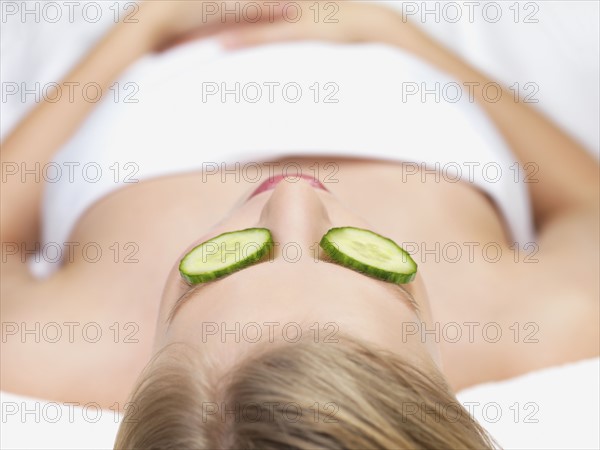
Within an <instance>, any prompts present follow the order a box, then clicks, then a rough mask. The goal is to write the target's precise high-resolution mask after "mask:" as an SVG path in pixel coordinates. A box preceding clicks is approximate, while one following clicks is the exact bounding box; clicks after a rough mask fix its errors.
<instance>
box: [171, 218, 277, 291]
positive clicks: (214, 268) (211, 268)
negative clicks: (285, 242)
mask: <svg viewBox="0 0 600 450" xmlns="http://www.w3.org/2000/svg"><path fill="white" fill-rule="evenodd" d="M272 246H273V238H272V237H271V232H270V231H269V230H267V229H266V228H248V229H246V230H242V231H233V232H230V233H223V234H221V235H219V236H217V237H215V238H212V239H209V240H208V241H206V242H203V243H202V244H200V245H198V246H197V247H195V248H194V249H192V250H191V251H190V252H189V253H188V254H186V255H185V256H184V257H183V259H182V260H181V262H180V263H179V273H180V274H181V276H182V277H183V278H184V279H185V280H186V281H187V282H188V283H190V284H198V283H205V282H207V281H212V280H216V279H217V278H220V277H223V276H225V275H229V274H230V273H233V272H237V271H238V270H240V269H243V268H244V267H247V266H249V265H251V264H253V263H255V262H257V261H259V260H260V259H261V258H262V257H263V256H264V255H266V254H267V253H269V251H270V250H271V248H272Z"/></svg>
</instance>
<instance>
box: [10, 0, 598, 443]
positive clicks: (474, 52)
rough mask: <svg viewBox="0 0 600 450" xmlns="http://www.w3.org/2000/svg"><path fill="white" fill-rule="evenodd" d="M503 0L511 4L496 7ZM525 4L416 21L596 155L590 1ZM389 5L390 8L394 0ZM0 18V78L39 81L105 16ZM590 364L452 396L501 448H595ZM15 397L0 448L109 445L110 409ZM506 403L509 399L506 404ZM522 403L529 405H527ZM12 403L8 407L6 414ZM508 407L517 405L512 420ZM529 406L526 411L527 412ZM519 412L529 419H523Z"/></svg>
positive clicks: (90, 37)
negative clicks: (521, 18)
mask: <svg viewBox="0 0 600 450" xmlns="http://www.w3.org/2000/svg"><path fill="white" fill-rule="evenodd" d="M107 3H109V2H107ZM110 3H112V2H110ZM413 3H417V4H421V3H422V2H413ZM507 3H511V4H512V2H506V3H503V5H506V4H507ZM534 3H535V4H536V5H538V6H539V7H540V10H539V12H538V13H537V14H536V17H537V18H538V19H539V22H538V23H537V24H524V23H519V24H515V23H514V21H511V20H501V21H500V22H498V23H495V24H491V23H488V22H486V21H484V20H475V21H474V22H473V23H468V22H467V23H465V21H462V22H461V23H459V24H452V23H449V22H447V21H443V20H442V21H440V22H439V23H435V22H434V21H431V20H430V21H426V23H425V24H423V26H424V27H425V28H426V29H427V30H429V31H430V32H432V33H433V34H434V35H435V36H437V37H439V38H440V39H442V40H443V41H444V42H445V43H446V44H447V45H449V46H450V47H452V48H454V49H456V50H457V51H458V52H459V53H461V54H462V55H463V56H465V57H466V58H467V59H469V60H470V61H471V62H472V63H473V64H475V65H477V66H479V67H480V68H482V69H484V70H486V71H487V72H488V73H489V74H491V75H492V76H493V77H495V78H496V79H498V80H501V81H503V82H505V83H506V84H509V85H512V84H514V83H515V82H520V83H525V82H535V83H537V84H538V86H539V89H540V90H539V93H538V95H537V98H538V99H539V100H540V103H539V104H538V105H537V106H538V107H539V108H540V109H541V110H543V111H545V112H546V113H547V114H548V115H549V116H551V117H553V118H554V119H555V120H556V121H557V122H558V123H559V124H561V126H563V127H564V128H565V129H566V130H568V131H569V132H570V133H571V134H572V135H574V136H576V137H577V138H578V139H579V140H580V141H581V142H582V143H583V144H584V145H586V147H587V148H588V150H589V151H590V152H591V153H594V154H598V152H599V151H600V150H599V149H600V145H599V143H598V141H599V135H598V121H599V108H598V106H599V100H598V97H599V94H598V89H599V87H598V86H599V85H598V79H599V69H598V67H599V65H598V61H599V51H598V45H599V44H598V43H599V39H598V32H599V27H598V2H595V1H584V2H574V1H573V2H534ZM103 6H107V5H106V4H103ZM392 7H399V4H398V2H394V4H393V5H392ZM105 11H106V10H105ZM505 13H506V11H505ZM506 14H508V13H506ZM0 25H1V39H0V42H1V49H0V54H1V58H2V60H1V62H2V64H0V77H1V79H2V82H6V81H18V82H21V81H28V82H35V81H39V82H42V83H44V82H47V81H55V80H58V79H60V77H61V76H62V74H64V73H65V72H66V71H67V70H68V68H69V66H70V65H72V64H73V63H74V62H75V61H76V60H77V59H78V58H79V57H80V55H82V54H83V53H85V51H86V49H87V48H88V47H89V45H91V44H92V43H93V42H94V41H95V40H96V39H97V38H98V37H99V36H100V35H101V34H102V32H103V31H104V30H105V29H106V28H107V27H108V26H110V14H108V13H107V14H105V15H104V16H103V20H101V21H100V22H99V23H98V24H90V23H82V22H76V23H73V24H69V23H65V21H62V22H59V23H58V24H48V23H41V24H33V25H32V24H31V23H28V24H21V23H18V22H11V21H8V22H6V23H1V24H0ZM58 49H60V50H61V51H58ZM25 54H26V55H27V57H26V58H24V57H23V55H25ZM0 106H1V111H0V113H1V115H2V122H1V127H0V137H1V138H3V137H5V136H6V134H7V132H8V131H9V130H10V129H11V128H12V127H13V126H14V124H15V123H17V122H18V120H19V119H20V118H21V117H22V115H23V114H24V113H25V112H26V110H27V109H28V108H30V107H31V106H33V104H32V103H31V102H30V103H26V104H23V103H21V102H20V101H15V99H11V100H9V101H7V102H4V101H3V102H2V103H1V105H0ZM599 362H600V360H598V359H592V360H589V361H584V362H581V363H579V364H576V365H570V366H565V367H558V368H550V369H547V370H545V371H541V372H536V373H532V374H528V375H526V376H524V377H520V378H517V379H514V380H510V381H507V382H503V383H493V384H487V385H483V386H479V387H476V388H472V389H469V390H468V391H464V392H462V393H461V394H460V395H459V398H460V400H461V401H462V402H463V403H464V402H476V403H479V404H480V407H477V406H476V405H472V407H473V408H474V411H475V416H476V417H478V414H479V419H480V421H481V422H482V424H483V425H484V426H485V427H486V428H488V429H489V430H490V431H491V432H492V433H493V435H494V436H495V437H496V438H497V439H498V441H499V442H500V444H502V445H503V446H505V447H506V448H515V449H517V448H519V449H526V448H532V449H533V448H536V449H538V448H539V449H550V448H590V449H591V448H595V449H597V448H600V441H599V437H598V436H599V432H598V421H599V413H598V411H599V400H598V398H599V392H598V385H599V381H600V380H599V373H598V367H599ZM21 402H26V406H27V409H28V410H34V411H35V408H36V404H35V400H27V399H23V398H21V397H18V396H14V395H12V394H7V393H2V395H1V403H2V420H1V423H0V426H1V432H0V436H1V437H0V447H1V448H3V449H8V448H22V449H34V448H40V449H42V448H43V449H49V448H57V449H58V448H60V449H67V448H111V447H112V442H113V439H114V434H115V432H116V428H117V424H116V423H115V416H114V413H113V412H112V411H108V412H106V413H103V414H102V415H101V417H100V420H99V421H98V422H96V423H90V420H91V419H90V417H91V418H93V417H94V409H93V408H91V409H89V410H88V411H87V413H88V414H87V415H86V414H85V413H84V412H83V410H80V409H77V408H75V409H73V410H72V411H73V416H72V417H73V420H70V416H69V408H68V407H64V410H62V411H61V418H62V419H61V420H60V421H59V422H57V423H52V422H51V421H52V420H54V418H55V417H56V415H55V414H56V410H55V409H54V406H55V405H54V404H52V405H50V406H47V407H46V409H45V410H44V403H39V404H38V406H37V408H39V409H38V410H39V414H38V417H37V419H38V420H37V421H36V414H35V413H32V414H28V415H26V416H25V417H22V416H21V412H22V411H23V405H22V404H21ZM32 402H34V403H32ZM492 402H496V403H498V404H499V405H500V411H501V412H502V418H501V420H499V421H497V422H495V423H492V421H491V420H490V418H491V417H493V416H492V414H493V412H494V411H495V410H494V407H493V406H492V407H490V406H488V409H487V410H486V412H487V413H488V415H487V416H485V417H484V416H483V415H481V414H482V412H483V411H482V410H483V406H485V405H489V404H491V403H492ZM516 402H519V406H518V407H515V406H514V405H515V403H516ZM532 403H535V404H536V405H537V412H535V410H536V407H535V406H533V408H532V406H531V404H532ZM526 404H529V405H528V406H526ZM511 406H513V409H510V408H511ZM15 407H16V408H18V409H17V414H10V412H11V411H13V412H14V408H15ZM515 410H518V411H519V413H520V414H519V420H517V421H516V423H515V420H514V419H515ZM44 411H45V412H44ZM532 412H533V415H530V416H527V414H529V413H532ZM526 417H528V419H529V420H532V419H538V420H539V422H538V423H530V422H527V421H526Z"/></svg>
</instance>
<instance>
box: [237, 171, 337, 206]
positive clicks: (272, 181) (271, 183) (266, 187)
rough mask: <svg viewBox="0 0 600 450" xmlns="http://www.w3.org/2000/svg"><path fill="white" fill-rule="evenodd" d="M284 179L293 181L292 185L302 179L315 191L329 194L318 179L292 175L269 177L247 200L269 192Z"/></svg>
mask: <svg viewBox="0 0 600 450" xmlns="http://www.w3.org/2000/svg"><path fill="white" fill-rule="evenodd" d="M286 178H290V179H292V180H294V181H291V182H292V183H296V182H297V181H298V180H300V179H302V180H306V181H308V182H309V183H310V185H311V186H312V187H314V188H316V189H321V190H323V191H326V192H329V189H327V188H326V187H325V186H324V185H323V183H321V182H320V181H319V180H318V179H316V178H314V177H310V176H308V175H293V176H286V175H277V176H275V177H271V178H268V179H267V180H265V181H263V182H262V183H261V184H260V185H259V186H258V187H257V188H256V190H255V191H254V192H252V194H251V195H250V197H248V200H250V199H251V198H252V197H255V196H257V195H258V194H262V193H263V192H266V191H270V190H273V189H275V187H276V186H277V185H278V184H279V183H281V182H282V181H283V180H284V179H286Z"/></svg>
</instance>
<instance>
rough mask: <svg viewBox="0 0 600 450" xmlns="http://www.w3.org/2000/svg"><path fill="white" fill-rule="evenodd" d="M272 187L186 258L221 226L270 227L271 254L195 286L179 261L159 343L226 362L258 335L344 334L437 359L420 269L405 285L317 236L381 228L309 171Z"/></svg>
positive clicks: (421, 359) (290, 338) (321, 337)
mask: <svg viewBox="0 0 600 450" xmlns="http://www.w3.org/2000/svg"><path fill="white" fill-rule="evenodd" d="M292 181H294V182H292ZM270 187H271V189H269V190H266V191H262V192H259V193H258V194H255V195H253V196H251V195H249V196H246V197H245V198H243V199H242V200H241V201H240V202H239V204H238V205H237V206H236V207H235V208H234V209H233V211H232V212H231V213H230V214H229V216H228V217H226V218H225V219H224V220H222V221H221V222H220V223H219V224H218V225H217V226H215V227H214V228H213V229H212V230H211V231H210V232H209V233H208V234H206V235H205V236H202V237H201V238H199V239H198V241H197V242H195V243H193V244H191V245H190V248H189V249H186V250H185V251H183V252H182V257H183V255H184V254H185V253H187V251H189V250H190V249H191V248H193V247H194V246H196V245H198V244H199V243H201V242H204V241H206V240H208V239H210V238H212V237H215V236H218V235H219V234H221V233H224V232H228V231H236V230H243V229H246V228H252V227H260V228H267V229H269V230H270V231H271V234H272V236H273V241H274V243H275V248H274V251H273V253H272V256H271V257H269V258H267V259H265V260H263V262H259V263H257V264H255V265H253V266H250V267H247V268H245V269H243V270H241V271H238V272H235V273H233V274H231V275H229V276H227V277H224V278H221V279H218V280H215V281H213V282H210V283H206V284H200V285H196V286H189V285H188V284H187V283H185V282H184V281H183V279H182V278H181V277H180V275H179V271H178V263H179V261H177V262H176V264H174V267H173V270H172V271H171V273H170V275H169V279H168V280H167V284H166V287H165V291H164V293H163V298H162V302H161V308H160V313H159V323H158V329H157V341H156V346H157V349H158V348H161V347H162V346H164V345H167V344H170V343H173V342H185V343H186V344H188V345H191V346H192V347H197V348H198V350H199V351H200V352H205V353H208V356H212V357H214V358H212V359H218V361H219V362H220V363H223V364H225V365H227V364H228V363H233V362H235V361H236V358H238V357H239V356H240V355H241V354H243V353H245V352H246V351H247V350H249V349H250V348H251V347H252V346H253V345H257V343H258V342H261V343H264V342H268V343H273V345H277V344H275V343H280V342H284V343H285V342H290V343H292V342H294V341H296V340H297V339H298V338H299V335H304V336H305V335H307V334H309V335H310V336H311V338H312V339H314V340H315V341H319V342H323V343H331V344H332V345H334V344H335V342H336V336H338V335H339V334H340V333H345V334H349V335H352V336H354V337H357V338H360V339H363V340H365V341H369V342H371V343H373V344H376V345H378V346H379V347H382V348H384V349H387V350H390V351H392V352H394V353H397V354H399V355H400V356H402V357H404V358H405V359H408V360H411V361H413V362H415V363H416V364H418V365H419V366H421V367H429V366H432V367H433V365H432V363H434V364H437V365H438V366H439V354H438V348H437V344H436V343H435V342H434V339H435V333H431V332H430V333H426V330H425V328H427V329H428V330H432V329H433V325H432V323H431V312H430V309H429V303H428V300H427V295H426V292H425V287H424V285H423V281H422V279H421V277H420V276H419V275H418V274H417V278H416V279H415V281H413V282H411V283H409V284H405V285H402V286H399V285H395V284H391V283H387V282H384V281H380V280H377V279H374V278H371V277H368V276H366V275H363V274H361V273H359V272H356V271H353V270H351V269H348V268H346V267H343V266H340V265H338V264H335V263H332V262H327V261H325V260H324V259H323V258H324V256H323V253H322V251H321V250H320V248H319V244H318V243H319V241H320V240H321V237H322V236H323V235H324V234H325V233H326V232H327V231H328V230H329V229H330V228H333V227H342V226H354V227H359V228H366V229H369V230H372V231H374V232H377V229H376V228H375V227H373V226H371V225H370V224H369V223H368V222H367V221H366V220H365V219H364V218H361V217H358V216H357V215H355V214H353V213H352V211H351V210H350V209H349V208H347V207H346V206H344V205H343V204H342V203H341V202H340V201H339V200H338V199H337V198H336V197H335V196H334V195H333V194H331V193H329V192H328V191H327V190H325V189H324V188H323V187H322V186H318V185H317V183H314V182H311V181H310V180H305V179H300V180H298V179H297V178H296V179H294V180H289V181H288V180H285V179H284V180H282V181H280V182H278V183H271V186H270ZM388 237H390V238H392V239H395V238H396V239H397V240H400V239H402V237H401V236H398V237H395V236H388ZM428 338H429V339H428Z"/></svg>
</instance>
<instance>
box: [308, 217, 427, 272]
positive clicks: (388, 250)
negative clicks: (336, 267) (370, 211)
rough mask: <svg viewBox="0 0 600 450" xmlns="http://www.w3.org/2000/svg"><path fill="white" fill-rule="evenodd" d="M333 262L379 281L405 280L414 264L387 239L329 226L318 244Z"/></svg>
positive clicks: (368, 232)
mask: <svg viewBox="0 0 600 450" xmlns="http://www.w3.org/2000/svg"><path fill="white" fill-rule="evenodd" d="M319 245H320V246H321V248H322V249H323V250H325V253H327V254H328V255H329V257H330V258H331V259H333V260H334V261H335V262H337V263H339V264H341V265H343V266H346V267H348V268H350V269H353V270H356V271H358V272H361V273H364V274H365V275H370V276H372V277H374V278H378V279H380V280H384V281H389V282H392V283H396V284H403V283H409V282H411V281H412V280H414V278H415V276H416V275H417V264H416V263H415V262H414V261H413V259H412V258H411V257H410V255H409V254H408V253H407V252H406V251H405V250H404V249H403V248H402V247H400V246H399V245H398V244H396V243H395V242H394V241H392V240H391V239H388V238H385V237H383V236H380V235H379V234H377V233H373V232H372V231H369V230H363V229H361V228H354V227H342V228H332V229H331V230H329V231H328V232H327V234H325V236H323V238H322V239H321V242H320V244H319Z"/></svg>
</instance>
